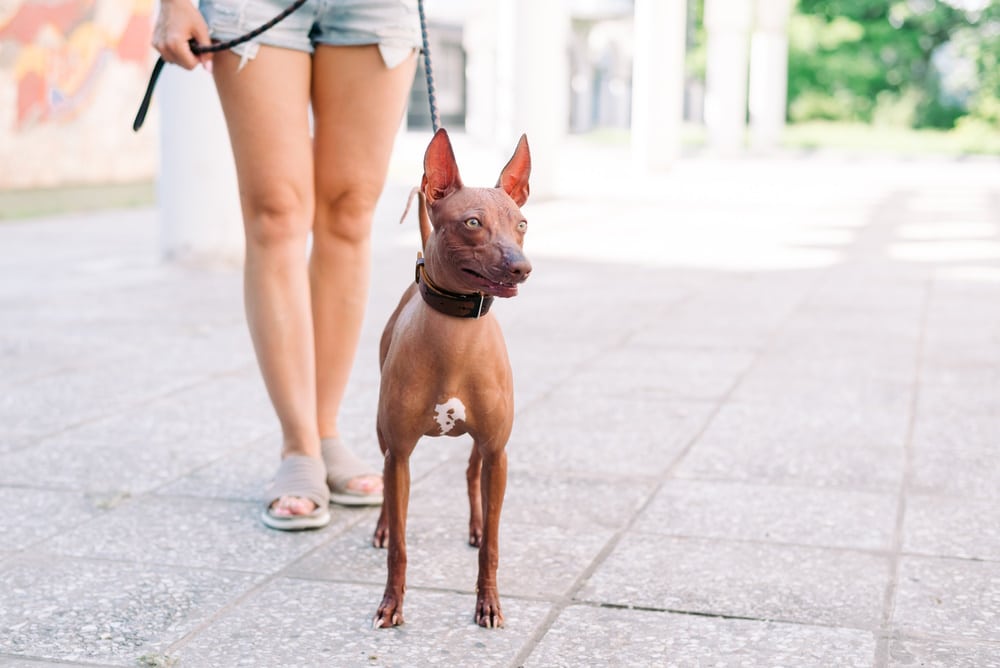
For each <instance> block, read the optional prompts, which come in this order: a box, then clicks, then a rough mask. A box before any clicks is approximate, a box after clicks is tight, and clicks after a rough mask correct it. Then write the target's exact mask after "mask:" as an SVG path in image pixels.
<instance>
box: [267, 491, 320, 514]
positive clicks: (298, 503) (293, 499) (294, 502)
mask: <svg viewBox="0 0 1000 668" xmlns="http://www.w3.org/2000/svg"><path fill="white" fill-rule="evenodd" d="M314 510H316V504H315V503H313V502H312V501H310V500H309V499H303V498H302V497H300V496H283V497H281V498H280V499H278V500H277V501H275V502H274V503H273V504H272V505H271V514H272V515H274V516H275V517H292V516H294V515H308V514H309V513H311V512H312V511H314Z"/></svg>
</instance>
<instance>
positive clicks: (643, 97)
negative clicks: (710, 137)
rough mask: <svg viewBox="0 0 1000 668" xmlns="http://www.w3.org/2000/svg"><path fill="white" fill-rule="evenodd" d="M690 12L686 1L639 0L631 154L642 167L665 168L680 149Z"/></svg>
mask: <svg viewBox="0 0 1000 668" xmlns="http://www.w3.org/2000/svg"><path fill="white" fill-rule="evenodd" d="M686 14H687V1H686V0H635V20H634V26H635V51H634V53H633V60H632V157H633V159H634V161H635V162H636V164H637V165H638V166H639V167H640V168H643V169H652V170H658V169H667V168H668V167H670V165H671V163H672V162H673V161H674V160H675V159H676V158H677V156H678V155H679V153H680V148H681V127H682V123H683V120H684V55H685V51H686V49H685V32H686V25H685V20H686Z"/></svg>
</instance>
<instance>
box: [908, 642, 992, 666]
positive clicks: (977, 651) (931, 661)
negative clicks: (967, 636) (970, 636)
mask: <svg viewBox="0 0 1000 668" xmlns="http://www.w3.org/2000/svg"><path fill="white" fill-rule="evenodd" d="M888 665H889V666H890V668H904V667H906V666H921V668H924V667H926V668H1000V645H998V644H997V643H971V642H965V643H963V642H955V641H952V640H941V639H940V638H935V639H929V638H896V639H894V640H893V641H892V642H891V644H890V645H889V663H888Z"/></svg>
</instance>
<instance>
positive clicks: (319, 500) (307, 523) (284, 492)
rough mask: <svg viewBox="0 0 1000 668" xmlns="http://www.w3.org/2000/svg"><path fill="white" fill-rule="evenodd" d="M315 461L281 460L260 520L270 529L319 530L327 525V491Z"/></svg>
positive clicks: (301, 458) (322, 472)
mask: <svg viewBox="0 0 1000 668" xmlns="http://www.w3.org/2000/svg"><path fill="white" fill-rule="evenodd" d="M325 478H326V469H325V467H324V466H323V462H322V461H320V460H319V458H318V457H307V456H305V455H291V456H288V457H285V458H284V459H282V460H281V466H280V467H278V473H277V474H276V475H275V477H274V481H273V482H272V483H271V486H270V490H269V493H268V494H267V496H266V498H265V504H266V505H265V506H264V510H263V512H262V513H261V520H262V521H263V522H264V524H265V525H266V526H268V527H270V528H272V529H278V530H281V531H296V530H300V529H319V528H320V527H324V526H326V525H327V524H329V523H330V511H329V508H328V507H327V506H328V505H329V499H330V490H328V489H327V487H326V480H325Z"/></svg>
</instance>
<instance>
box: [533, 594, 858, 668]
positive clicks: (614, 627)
mask: <svg viewBox="0 0 1000 668" xmlns="http://www.w3.org/2000/svg"><path fill="white" fill-rule="evenodd" d="M581 638H587V639H588V640H587V642H581ZM874 651H875V638H874V635H873V634H872V633H870V632H868V631H856V630H853V629H834V628H828V627H822V626H809V625H805V624H782V623H777V622H769V621H758V620H745V619H725V618H721V617H704V616H695V615H681V614H674V613H669V612H651V611H645V610H622V609H615V608H603V607H594V606H588V605H572V606H569V607H568V608H566V609H565V610H563V611H562V613H561V614H560V615H559V618H558V620H557V621H556V623H555V624H554V625H553V627H552V629H551V630H550V631H549V633H547V634H546V635H545V638H543V639H542V642H541V643H539V645H538V647H537V648H536V649H535V650H534V651H533V652H532V653H531V655H530V656H529V657H528V659H527V661H525V663H524V665H525V666H526V667H527V668H532V667H533V666H545V667H550V666H552V667H554V666H565V667H567V668H569V667H571V666H636V667H638V666H663V667H664V668H667V667H671V668H673V667H680V666H707V665H711V666H786V665H787V666H801V667H802V668H806V667H808V666H813V667H815V668H826V667H827V666H869V665H871V660H872V656H873V654H874Z"/></svg>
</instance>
